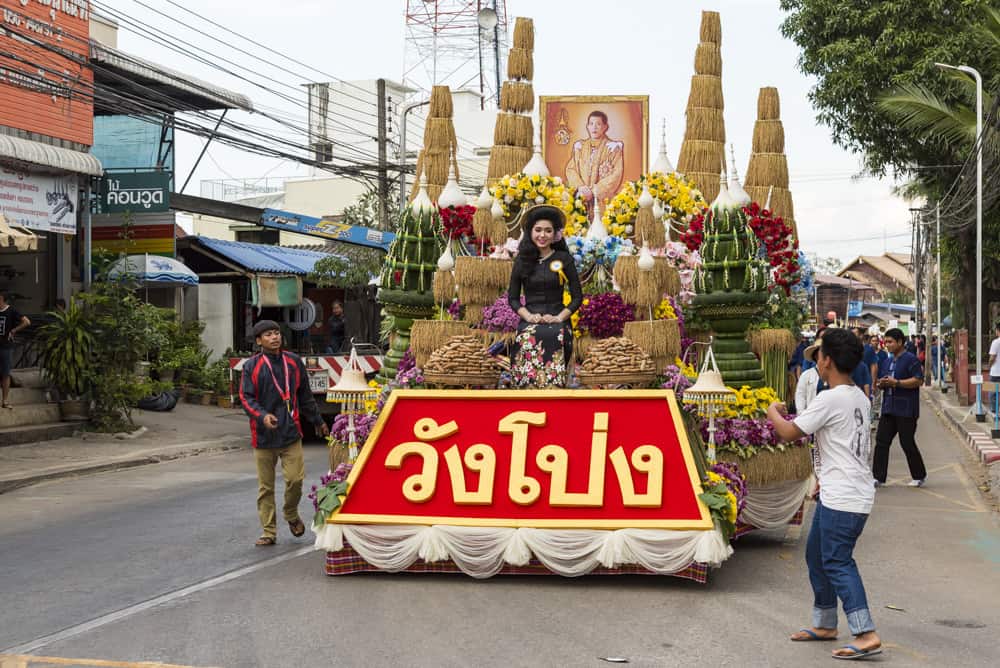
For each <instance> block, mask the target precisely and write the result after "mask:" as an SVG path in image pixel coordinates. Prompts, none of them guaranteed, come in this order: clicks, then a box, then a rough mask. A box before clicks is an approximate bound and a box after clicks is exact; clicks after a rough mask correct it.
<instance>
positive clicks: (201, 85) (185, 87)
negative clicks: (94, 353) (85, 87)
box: [90, 40, 253, 111]
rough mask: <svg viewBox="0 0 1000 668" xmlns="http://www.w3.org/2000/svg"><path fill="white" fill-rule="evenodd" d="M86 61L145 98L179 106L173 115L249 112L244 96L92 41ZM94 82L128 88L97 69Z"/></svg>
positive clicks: (250, 108)
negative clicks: (155, 96)
mask: <svg viewBox="0 0 1000 668" xmlns="http://www.w3.org/2000/svg"><path fill="white" fill-rule="evenodd" d="M90 59H91V60H92V61H93V62H94V63H96V64H98V65H100V66H102V67H104V68H106V69H108V70H111V71H112V72H115V71H117V73H118V74H121V75H124V76H125V77H126V78H127V79H128V80H129V81H130V82H133V83H134V84H136V85H138V86H140V89H139V90H140V91H144V92H143V95H145V96H148V95H149V90H148V89H153V90H157V91H160V92H162V93H163V94H164V95H165V96H166V98H167V99H172V100H176V101H179V102H182V103H183V104H182V105H178V108H177V109H176V111H186V110H191V109H242V110H244V111H253V103H252V102H251V101H250V98H248V97H247V96H245V95H240V94H239V93H234V92H232V91H229V90H226V89H225V88H222V87H221V86H216V85H215V84H210V83H207V82H205V81H201V80H200V79H196V78H194V77H191V76H188V75H186V74H181V73H180V72H177V71H176V70H172V69H170V68H169V67H164V66H163V65H158V64H157V63H154V62H151V61H148V60H145V59H143V58H140V57H138V56H133V55H132V54H127V53H123V52H121V51H119V50H117V49H113V48H111V47H110V46H106V45H104V44H101V43H100V42H97V41H94V40H91V42H90ZM94 81H95V83H97V84H98V85H100V86H106V87H109V88H112V89H119V88H123V87H127V86H128V84H127V83H125V82H122V81H121V80H118V79H115V77H114V76H111V75H109V74H108V73H106V72H102V71H101V70H100V69H97V68H95V72H94ZM184 105H187V106H186V107H185V106H184Z"/></svg>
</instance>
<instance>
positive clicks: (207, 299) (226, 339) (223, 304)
mask: <svg viewBox="0 0 1000 668" xmlns="http://www.w3.org/2000/svg"><path fill="white" fill-rule="evenodd" d="M198 319H199V320H203V321H204V322H205V332H204V333H203V334H202V336H201V340H202V342H203V343H204V344H205V347H206V348H208V349H209V350H211V351H212V354H211V359H213V360H214V359H218V358H219V357H221V356H222V354H223V353H224V352H226V348H231V347H232V345H233V298H232V286H231V285H230V284H229V283H202V284H201V285H199V286H198Z"/></svg>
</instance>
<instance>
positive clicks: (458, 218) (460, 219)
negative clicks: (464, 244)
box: [439, 205, 476, 239]
mask: <svg viewBox="0 0 1000 668" xmlns="http://www.w3.org/2000/svg"><path fill="white" fill-rule="evenodd" d="M439 210H440V212H441V225H442V226H443V227H444V235H445V238H447V239H461V238H462V237H467V238H469V239H472V238H473V231H472V217H473V216H474V215H476V207H474V206H468V205H463V206H458V207H453V206H447V207H441V208H440V209H439Z"/></svg>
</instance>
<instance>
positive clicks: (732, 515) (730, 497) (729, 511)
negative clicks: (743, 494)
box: [726, 492, 737, 524]
mask: <svg viewBox="0 0 1000 668" xmlns="http://www.w3.org/2000/svg"><path fill="white" fill-rule="evenodd" d="M726 500H727V501H729V507H728V508H726V519H728V520H729V521H730V522H732V523H733V524H735V523H736V512H737V510H736V509H737V502H736V495H735V494H733V493H732V492H726Z"/></svg>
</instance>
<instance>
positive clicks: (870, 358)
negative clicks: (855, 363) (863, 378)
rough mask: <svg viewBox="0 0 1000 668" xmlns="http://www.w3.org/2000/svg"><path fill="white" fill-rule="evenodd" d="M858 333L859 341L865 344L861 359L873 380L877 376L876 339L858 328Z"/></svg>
mask: <svg viewBox="0 0 1000 668" xmlns="http://www.w3.org/2000/svg"><path fill="white" fill-rule="evenodd" d="M858 335H859V336H860V337H861V343H863V344H865V348H864V350H865V352H864V357H862V361H863V362H864V363H865V366H867V367H868V373H869V375H870V376H871V378H872V379H873V380H874V379H875V377H876V376H878V355H877V354H876V353H875V344H876V343H877V341H876V339H875V337H874V336H871V335H869V334H866V333H865V332H864V330H860V331H859V334H858Z"/></svg>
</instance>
